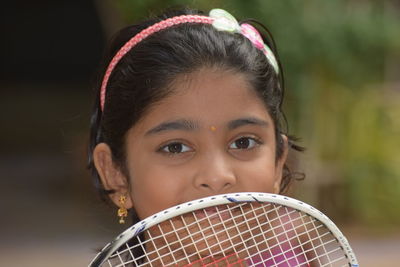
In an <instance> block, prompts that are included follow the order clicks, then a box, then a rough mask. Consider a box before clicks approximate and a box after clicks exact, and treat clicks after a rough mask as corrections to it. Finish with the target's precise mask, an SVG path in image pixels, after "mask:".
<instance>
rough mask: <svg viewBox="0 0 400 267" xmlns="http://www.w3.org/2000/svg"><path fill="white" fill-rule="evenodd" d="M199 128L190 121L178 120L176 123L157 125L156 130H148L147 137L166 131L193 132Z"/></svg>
mask: <svg viewBox="0 0 400 267" xmlns="http://www.w3.org/2000/svg"><path fill="white" fill-rule="evenodd" d="M198 128H199V125H198V124H197V123H196V122H194V121H190V120H186V119H178V120H174V121H167V122H163V123H161V124H159V125H157V126H156V127H154V128H151V129H150V130H148V131H147V132H146V134H145V136H148V135H154V134H158V133H160V132H165V131H173V130H184V131H193V130H196V129H198Z"/></svg>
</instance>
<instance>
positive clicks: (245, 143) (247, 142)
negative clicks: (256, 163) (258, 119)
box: [229, 137, 260, 149]
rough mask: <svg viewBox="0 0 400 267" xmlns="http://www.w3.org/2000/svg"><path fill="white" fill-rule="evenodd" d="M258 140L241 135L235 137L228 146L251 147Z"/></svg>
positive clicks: (234, 147) (236, 147) (233, 147)
mask: <svg viewBox="0 0 400 267" xmlns="http://www.w3.org/2000/svg"><path fill="white" fill-rule="evenodd" d="M259 144H260V142H259V141H257V140H255V139H254V138H250V137H241V138H239V139H236V140H235V141H234V142H233V143H232V144H231V145H230V146H229V148H232V149H251V148H253V147H255V146H257V145H259Z"/></svg>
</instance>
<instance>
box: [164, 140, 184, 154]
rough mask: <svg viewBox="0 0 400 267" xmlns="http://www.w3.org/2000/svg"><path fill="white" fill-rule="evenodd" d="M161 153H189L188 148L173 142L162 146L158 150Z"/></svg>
mask: <svg viewBox="0 0 400 267" xmlns="http://www.w3.org/2000/svg"><path fill="white" fill-rule="evenodd" d="M160 150H161V151H162V152H166V153H172V154H178V153H183V152H188V151H190V148H189V147H188V146H186V145H184V144H182V143H178V142H174V143H170V144H168V145H165V146H163V147H162V148H161V149H160Z"/></svg>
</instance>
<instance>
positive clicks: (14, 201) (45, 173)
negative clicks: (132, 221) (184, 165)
mask: <svg viewBox="0 0 400 267" xmlns="http://www.w3.org/2000/svg"><path fill="white" fill-rule="evenodd" d="M0 21H1V23H0V25H1V26H0V27H1V36H2V37H1V39H2V41H1V42H0V59H1V60H0V88H1V89H0V90H1V97H0V107H1V108H0V110H1V112H0V118H1V125H2V126H1V133H0V173H1V176H0V177H1V178H0V198H1V199H0V200H1V204H0V207H1V212H2V216H1V218H2V219H1V221H0V234H1V240H2V242H1V245H0V251H1V252H0V257H1V258H2V259H4V261H5V262H2V263H1V264H0V265H2V266H27V265H29V266H79V265H82V264H83V263H87V262H88V261H89V259H90V257H91V256H89V257H86V258H84V259H82V258H79V257H80V256H81V255H82V254H83V253H86V254H85V255H92V254H93V251H92V250H94V249H96V248H97V246H100V245H101V246H102V245H103V244H104V242H105V241H106V239H110V238H111V237H112V236H114V235H115V234H116V233H117V231H119V230H120V229H119V228H117V229H116V228H113V229H112V230H111V229H110V230H108V229H107V227H108V225H111V221H112V219H114V218H113V217H112V216H102V211H103V212H104V213H106V214H109V213H108V212H110V210H108V209H107V207H106V206H105V205H104V204H102V203H101V202H100V200H99V199H98V198H97V194H96V192H95V191H94V190H93V189H92V185H91V181H90V179H91V178H90V176H89V173H88V172H87V171H86V143H87V139H88V137H87V135H88V127H89V114H90V110H91V106H92V99H91V97H92V83H93V79H94V76H95V74H96V70H97V67H98V65H99V60H100V57H101V55H102V52H103V49H104V45H105V40H106V37H105V33H104V31H103V28H102V26H101V23H100V19H99V15H98V12H97V9H96V7H95V4H94V2H93V1H78V0H69V1H48V0H38V1H6V2H4V3H2V7H1V9H0ZM106 218H110V219H109V221H107V219H106ZM104 220H105V221H104ZM97 233H101V235H100V236H104V234H105V235H106V236H107V233H109V236H108V237H107V238H106V237H104V238H103V239H101V241H99V242H98V243H96V242H93V241H95V240H96V237H97V236H98V235H97ZM82 243H83V244H82ZM57 253H58V254H57ZM5 255H8V257H6V256H5ZM13 255H14V256H15V257H13ZM49 255H50V256H49ZM56 255H58V256H57V257H58V258H59V259H60V260H66V261H65V265H62V264H55V263H54V261H53V259H52V257H53V258H54V257H55V256H56ZM73 255H75V257H71V256H73ZM67 260H69V261H67ZM28 263H29V264H28ZM3 264H4V265H3Z"/></svg>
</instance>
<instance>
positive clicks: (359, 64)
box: [0, 0, 400, 267]
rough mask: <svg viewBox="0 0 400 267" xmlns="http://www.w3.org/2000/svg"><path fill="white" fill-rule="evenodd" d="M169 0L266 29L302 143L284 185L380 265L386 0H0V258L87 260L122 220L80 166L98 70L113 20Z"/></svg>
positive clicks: (391, 184)
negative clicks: (293, 175)
mask: <svg viewBox="0 0 400 267" xmlns="http://www.w3.org/2000/svg"><path fill="white" fill-rule="evenodd" d="M177 4H180V5H185V4H189V5H194V6H195V7H198V8H200V9H203V10H205V11H208V10H209V9H210V8H213V7H221V8H225V9H227V10H229V11H230V12H232V14H235V15H238V16H239V15H240V16H241V17H256V18H258V19H259V20H260V21H263V22H265V23H266V24H267V25H268V26H269V27H270V29H271V30H272V32H273V33H274V35H275V39H276V41H277V44H278V47H279V48H280V52H281V53H280V54H281V59H282V62H283V64H284V66H285V70H286V73H285V74H286V82H287V87H288V90H287V99H286V107H285V108H286V109H287V115H288V120H289V123H290V125H291V132H292V133H294V134H295V135H298V136H300V137H301V138H302V143H301V145H304V146H305V147H307V152H306V153H305V154H304V155H300V156H299V158H300V161H299V163H298V167H299V170H300V171H304V172H305V173H306V175H307V178H306V180H305V181H303V182H301V183H297V184H295V188H294V189H293V191H292V193H293V194H294V196H295V197H298V198H300V199H302V200H304V201H306V202H309V203H311V204H312V205H315V206H316V207H317V208H319V209H321V210H322V211H323V212H325V213H327V214H328V215H329V216H330V217H332V218H333V219H334V221H336V222H338V223H339V224H340V226H341V227H343V228H342V229H344V232H345V234H346V235H348V236H349V240H350V243H351V244H353V246H354V249H355V251H356V253H359V255H361V256H359V258H360V262H361V265H362V266H377V265H376V262H379V261H378V260H380V259H382V258H383V259H386V260H387V263H385V264H386V265H385V266H392V265H391V264H394V263H393V262H394V261H392V259H394V258H395V257H396V253H398V249H399V244H400V242H399V240H400V238H399V235H400V234H399V233H400V229H399V224H398V223H399V221H400V215H399V214H400V210H399V206H398V205H397V204H398V201H399V200H400V167H399V166H400V161H399V160H400V157H399V156H398V149H399V147H400V142H399V140H400V139H399V138H398V136H399V135H400V123H399V122H400V90H399V88H400V86H399V84H400V78H399V77H400V65H399V62H400V61H399V60H400V34H399V33H400V32H399V29H400V16H399V14H400V4H399V1H397V0H390V1H379V2H375V1H372V0H363V1H358V0H352V1H345V0H337V1H328V2H324V1H317V0H312V1H307V3H303V2H301V3H300V2H298V1H295V0H286V1H273V0H271V1H267V0H266V1H261V0H259V1H254V3H253V4H251V5H249V3H248V1H240V0H234V1H222V0H219V1H216V0H207V1H189V0H168V1H161V0H148V1H144V0H138V1H133V0H115V1H114V0H93V1H89V0H86V1H78V0H69V1H66V0H64V1H61V0H59V1H49V0H37V1H27V0H25V1H6V2H4V3H2V6H1V8H0V33H1V42H0V122H1V126H0V127H1V128H0V129H1V131H0V211H1V213H2V216H1V221H0V239H1V240H2V242H1V243H0V258H1V263H0V265H1V266H41V267H43V266H85V265H87V264H88V262H89V261H90V259H91V258H92V257H93V256H94V254H95V249H99V248H101V247H102V246H103V245H105V243H106V242H108V241H110V240H111V239H112V238H113V237H115V236H116V235H117V234H118V233H119V232H120V231H121V230H122V229H123V228H124V227H123V226H122V227H121V226H120V225H118V223H117V218H116V216H115V212H116V210H115V208H113V207H109V206H107V205H106V204H105V203H103V202H102V201H101V200H100V199H99V197H98V195H97V192H96V191H95V189H94V188H93V186H92V184H91V177H90V174H89V172H88V171H87V170H86V162H87V159H86V146H87V141H88V129H89V120H90V111H91V107H92V105H93V103H92V101H93V85H94V81H95V79H96V72H97V70H98V66H99V64H100V58H101V55H102V53H103V50H104V47H105V45H106V42H107V40H108V39H109V37H110V36H111V35H112V34H113V33H114V32H115V31H116V30H117V29H118V28H120V27H121V26H124V25H128V24H129V23H132V22H134V21H137V20H140V19H142V18H144V17H146V16H147V15H148V14H151V13H158V12H159V11H160V10H162V9H163V8H165V7H167V6H170V5H177ZM125 227H127V226H125ZM377 248H379V249H380V250H379V251H377ZM368 264H369V265H368ZM383 265H384V264H382V266H383ZM393 266H394V265H393Z"/></svg>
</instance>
